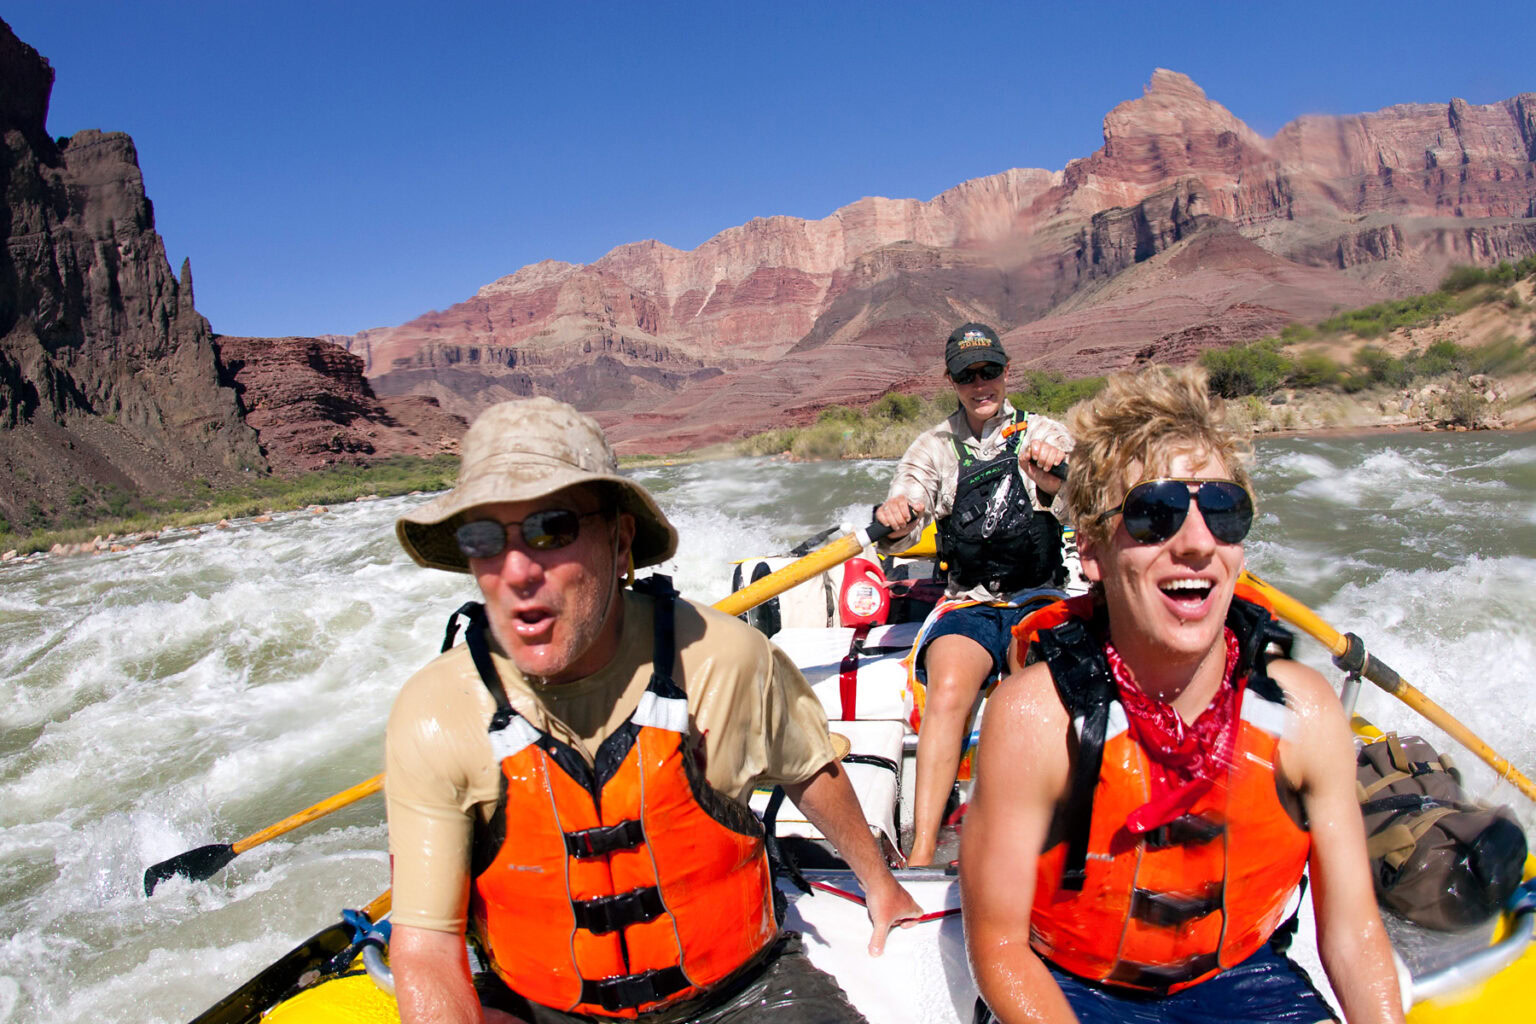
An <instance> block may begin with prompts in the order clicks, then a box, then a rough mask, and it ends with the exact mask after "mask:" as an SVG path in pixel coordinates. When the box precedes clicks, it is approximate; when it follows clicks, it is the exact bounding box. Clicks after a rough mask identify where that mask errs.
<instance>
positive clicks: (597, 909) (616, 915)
mask: <svg viewBox="0 0 1536 1024" xmlns="http://www.w3.org/2000/svg"><path fill="white" fill-rule="evenodd" d="M571 909H572V910H573V911H575V914H574V916H575V919H576V927H578V928H585V929H586V930H587V931H589V932H591V933H592V934H593V935H607V934H608V933H610V932H616V931H618V930H619V929H621V928H628V927H629V926H630V925H636V924H644V923H645V922H646V921H654V920H655V919H656V918H658V917H660V916H661V915H662V914H665V913H666V912H667V905H666V904H665V903H663V902H662V901H661V890H660V889H658V888H656V887H655V886H654V885H648V886H644V887H642V888H639V889H631V890H630V891H629V892H621V893H616V894H614V895H612V896H599V897H597V898H596V899H590V900H573V901H572V902H571Z"/></svg>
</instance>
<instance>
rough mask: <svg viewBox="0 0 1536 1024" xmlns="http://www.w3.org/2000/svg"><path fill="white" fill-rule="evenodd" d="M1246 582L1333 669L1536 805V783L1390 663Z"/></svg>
mask: <svg viewBox="0 0 1536 1024" xmlns="http://www.w3.org/2000/svg"><path fill="white" fill-rule="evenodd" d="M1242 579H1243V582H1244V583H1247V584H1250V585H1251V586H1253V587H1254V588H1255V589H1257V590H1258V591H1259V592H1260V593H1262V594H1263V595H1264V597H1265V598H1267V599H1268V600H1269V602H1270V604H1271V605H1273V606H1274V609H1275V613H1276V614H1277V615H1279V616H1280V617H1281V618H1282V619H1285V620H1286V621H1287V622H1289V623H1291V625H1293V626H1296V627H1297V628H1299V629H1301V630H1303V631H1305V632H1306V633H1308V634H1310V635H1311V636H1312V637H1313V638H1314V639H1316V640H1317V641H1318V642H1320V643H1321V644H1322V645H1323V646H1324V647H1327V648H1328V649H1329V650H1330V651H1332V652H1333V663H1334V664H1335V665H1337V666H1339V667H1340V668H1342V669H1344V670H1345V671H1346V672H1358V673H1360V674H1361V675H1363V676H1364V677H1365V678H1367V679H1369V680H1370V681H1371V682H1373V683H1375V684H1376V685H1377V686H1379V687H1381V688H1382V689H1383V690H1386V691H1387V692H1388V693H1390V694H1391V695H1392V696H1394V697H1396V698H1397V699H1398V700H1400V701H1402V702H1403V703H1404V704H1407V705H1408V706H1409V707H1410V708H1412V709H1413V710H1415V711H1417V712H1418V713H1419V714H1420V715H1423V716H1424V717H1425V718H1426V719H1428V720H1429V721H1430V722H1431V723H1433V724H1434V725H1436V726H1439V727H1440V728H1441V729H1443V730H1444V731H1445V732H1446V733H1447V734H1448V735H1449V736H1450V737H1451V738H1452V739H1454V740H1455V741H1456V742H1458V743H1460V744H1461V745H1462V746H1464V747H1466V748H1467V749H1468V750H1470V751H1471V752H1472V753H1474V754H1476V755H1477V756H1478V757H1480V758H1481V759H1482V760H1483V761H1484V762H1486V763H1487V764H1488V765H1489V767H1491V768H1492V769H1493V770H1494V771H1496V772H1498V774H1499V777H1500V778H1501V779H1506V780H1508V781H1509V782H1510V784H1512V785H1513V786H1514V787H1515V788H1516V789H1518V790H1519V791H1520V792H1522V793H1524V794H1525V795H1526V797H1527V798H1529V799H1531V800H1536V783H1533V782H1531V780H1530V779H1528V778H1526V777H1525V776H1524V775H1522V774H1521V773H1520V771H1519V769H1517V768H1515V766H1514V765H1512V764H1510V763H1509V762H1508V761H1507V760H1505V759H1504V758H1503V757H1501V756H1499V754H1498V753H1497V752H1495V751H1494V749H1493V748H1492V747H1490V746H1488V744H1486V743H1484V742H1483V741H1482V740H1481V739H1479V738H1478V737H1477V734H1476V733H1474V732H1473V731H1472V730H1471V729H1468V728H1467V727H1466V726H1465V725H1462V724H1461V722H1459V721H1458V720H1457V719H1456V718H1455V717H1454V716H1452V715H1451V713H1450V712H1449V711H1447V710H1445V708H1442V707H1441V706H1440V705H1439V704H1436V703H1435V702H1434V701H1432V700H1430V699H1429V697H1427V696H1425V695H1424V693H1423V692H1422V691H1421V690H1418V689H1416V688H1415V687H1414V686H1413V685H1412V684H1410V683H1409V682H1408V681H1407V680H1406V679H1404V678H1403V677H1402V676H1400V675H1398V674H1397V672H1396V671H1394V670H1393V669H1392V667H1391V666H1390V665H1388V664H1387V663H1386V662H1383V661H1380V660H1378V659H1376V658H1374V657H1372V656H1371V655H1370V654H1369V653H1368V652H1367V651H1366V649H1365V641H1363V640H1361V639H1360V638H1359V637H1358V636H1356V635H1355V634H1353V633H1340V632H1339V631H1338V630H1336V629H1334V628H1333V627H1332V626H1330V625H1329V624H1328V623H1326V622H1324V621H1323V619H1322V618H1321V617H1320V616H1319V615H1318V614H1317V613H1316V612H1314V611H1313V610H1312V609H1310V608H1308V607H1307V606H1306V605H1304V604H1302V603H1301V602H1300V601H1298V600H1296V599H1295V598H1294V597H1291V596H1290V595H1288V594H1286V593H1283V592H1282V591H1280V590H1277V589H1275V588H1274V587H1273V586H1271V585H1270V584H1268V583H1266V582H1264V581H1263V580H1261V579H1259V578H1258V577H1257V576H1255V575H1254V574H1253V573H1251V572H1246V571H1245V572H1244V573H1243V576H1242Z"/></svg>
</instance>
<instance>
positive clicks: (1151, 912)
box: [1131, 886, 1221, 928]
mask: <svg viewBox="0 0 1536 1024" xmlns="http://www.w3.org/2000/svg"><path fill="white" fill-rule="evenodd" d="M1220 909H1221V891H1220V887H1219V886H1211V887H1209V888H1208V889H1207V890H1206V892H1205V893H1204V894H1202V895H1199V896H1180V895H1179V894H1177V893H1171V892H1153V891H1151V890H1148V889H1137V890H1135V891H1134V892H1132V893H1131V916H1132V917H1133V918H1135V919H1136V920H1138V921H1145V922H1146V923H1147V924H1150V925H1152V926H1154V927H1157V928H1177V927H1179V926H1180V925H1182V924H1185V923H1186V922H1189V921H1196V920H1199V919H1200V918H1202V917H1205V916H1206V915H1207V914H1211V913H1214V912H1215V911H1217V910H1220Z"/></svg>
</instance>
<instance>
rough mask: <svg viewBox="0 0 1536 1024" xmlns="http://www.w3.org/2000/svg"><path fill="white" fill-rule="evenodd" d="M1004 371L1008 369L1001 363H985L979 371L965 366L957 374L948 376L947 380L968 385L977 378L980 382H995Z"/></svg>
mask: <svg viewBox="0 0 1536 1024" xmlns="http://www.w3.org/2000/svg"><path fill="white" fill-rule="evenodd" d="M1006 369H1008V367H1006V366H1004V365H1003V364H1002V363H987V364H986V365H985V366H982V367H981V368H980V369H977V368H976V367H974V366H967V367H966V368H965V369H963V370H961V371H960V372H959V373H952V374H950V375H949V379H950V380H952V381H954V382H955V383H956V384H969V383H970V382H971V381H973V380H975V379H976V378H977V377H980V378H981V379H982V380H997V378H999V377H1001V376H1002V375H1003V371H1004V370H1006Z"/></svg>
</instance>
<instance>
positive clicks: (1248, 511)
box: [1195, 480, 1253, 544]
mask: <svg viewBox="0 0 1536 1024" xmlns="http://www.w3.org/2000/svg"><path fill="white" fill-rule="evenodd" d="M1195 500H1196V501H1197V502H1198V503H1199V505H1200V514H1201V515H1202V516H1204V517H1205V525H1206V527H1207V528H1208V529H1209V530H1210V531H1211V536H1213V537H1215V538H1216V539H1217V540H1219V541H1221V542H1222V543H1223V544H1236V543H1237V542H1238V541H1240V540H1242V539H1243V538H1244V537H1246V536H1248V530H1249V528H1250V527H1252V526H1253V499H1252V498H1250V497H1248V492H1247V491H1245V490H1243V489H1242V488H1241V487H1239V486H1238V485H1237V484H1235V483H1232V482H1231V481H1230V480H1212V481H1209V482H1207V483H1203V484H1201V485H1200V490H1199V492H1198V493H1197V494H1196V498H1195Z"/></svg>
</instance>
